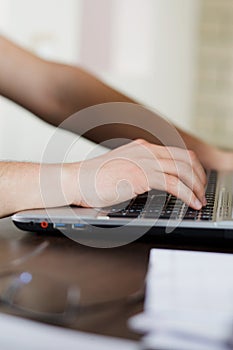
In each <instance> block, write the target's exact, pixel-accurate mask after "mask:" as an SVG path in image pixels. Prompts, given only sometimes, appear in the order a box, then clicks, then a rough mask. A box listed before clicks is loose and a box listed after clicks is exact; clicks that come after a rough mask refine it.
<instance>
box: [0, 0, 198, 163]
mask: <svg viewBox="0 0 233 350" xmlns="http://www.w3.org/2000/svg"><path fill="white" fill-rule="evenodd" d="M199 1H200V0H185V1H184V0H98V1H97V0H41V1H37V0H20V1H17V0H0V30H1V31H2V32H4V33H6V34H7V35H9V36H10V37H11V38H13V39H14V40H16V41H17V42H19V43H20V44H23V45H25V46H26V47H29V48H30V49H33V50H34V51H36V52H38V53H39V54H42V55H43V56H46V57H48V58H51V59H57V60H60V61H66V62H70V63H80V64H82V65H84V66H86V67H87V68H89V69H90V70H92V71H93V72H95V73H96V74H97V75H98V76H100V77H102V78H103V79H104V80H106V81H107V82H109V83H110V84H112V85H113V86H115V87H116V88H119V89H121V90H122V91H123V92H125V93H127V94H129V95H131V96H132V97H133V98H135V99H138V100H139V101H141V102H142V103H145V104H147V105H149V106H150V107H153V108H156V109H158V110H159V111H160V112H162V113H163V114H165V115H166V116H167V117H169V118H170V119H171V120H174V121H175V122H176V123H178V124H181V125H183V126H185V127H186V128H189V127H190V125H191V118H192V114H193V91H194V88H195V58H196V46H197V25H198V17H199ZM0 101H1V102H0V127H1V130H0V136H1V140H0V156H1V158H9V159H35V160H36V159H40V156H41V153H42V151H43V148H44V146H45V144H46V142H47V140H48V139H49V137H50V135H51V133H52V130H53V129H52V127H48V126H45V124H44V123H42V122H41V121H39V120H36V119H35V118H31V115H30V113H28V112H25V111H24V110H23V109H21V108H19V107H16V106H15V105H14V104H12V103H9V102H6V101H5V100H3V99H1V100H0ZM19 130H20V131H19ZM19 134H20V135H19ZM18 136H19V137H18ZM82 147H83V148H85V147H89V144H87V143H83V146H82Z"/></svg>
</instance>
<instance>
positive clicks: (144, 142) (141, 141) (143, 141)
mask: <svg viewBox="0 0 233 350" xmlns="http://www.w3.org/2000/svg"><path fill="white" fill-rule="evenodd" d="M134 142H135V143H137V144H139V145H147V144H148V142H147V141H146V140H144V139H140V138H139V139H136V140H135V141H134Z"/></svg>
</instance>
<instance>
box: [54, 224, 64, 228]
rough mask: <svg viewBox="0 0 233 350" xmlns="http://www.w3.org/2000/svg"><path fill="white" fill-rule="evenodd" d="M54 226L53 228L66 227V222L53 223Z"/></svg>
mask: <svg viewBox="0 0 233 350" xmlns="http://www.w3.org/2000/svg"><path fill="white" fill-rule="evenodd" d="M53 226H54V228H58V229H59V228H66V224H62V223H56V224H54V225H53Z"/></svg>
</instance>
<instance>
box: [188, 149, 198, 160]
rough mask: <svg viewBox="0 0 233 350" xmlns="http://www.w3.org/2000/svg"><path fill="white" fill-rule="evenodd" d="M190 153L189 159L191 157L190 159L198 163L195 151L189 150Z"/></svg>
mask: <svg viewBox="0 0 233 350" xmlns="http://www.w3.org/2000/svg"><path fill="white" fill-rule="evenodd" d="M188 153H189V157H190V159H191V160H192V161H196V160H197V155H196V153H195V152H194V151H192V150H189V151H188Z"/></svg>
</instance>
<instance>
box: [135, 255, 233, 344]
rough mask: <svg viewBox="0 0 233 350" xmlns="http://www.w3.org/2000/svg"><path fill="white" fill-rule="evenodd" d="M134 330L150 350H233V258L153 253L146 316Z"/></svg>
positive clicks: (139, 316) (139, 318) (137, 323)
mask: <svg viewBox="0 0 233 350" xmlns="http://www.w3.org/2000/svg"><path fill="white" fill-rule="evenodd" d="M130 325H131V327H133V328H134V329H136V330H137V331H139V332H143V333H147V335H146V336H145V337H144V338H143V344H144V347H145V348H146V349H161V350H162V349H166V350H167V349H169V350H172V349H176V350H182V349H184V350H192V349H193V350H215V349H216V350H217V349H219V350H220V349H229V348H231V346H232V348H233V255H231V254H221V253H203V252H188V251H177V250H161V249H153V250H152V251H151V255H150V266H149V271H148V276H147V292H146V301H145V311H144V313H143V314H141V315H138V316H136V317H134V318H133V319H131V320H130Z"/></svg>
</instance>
